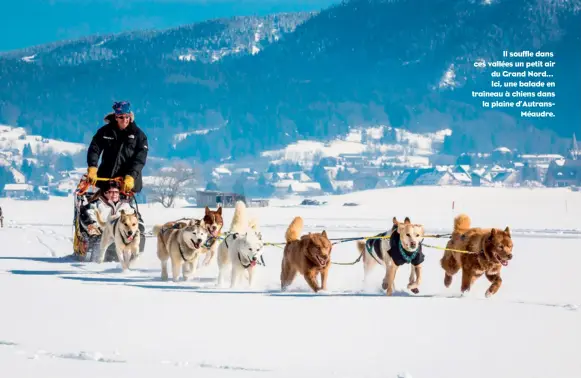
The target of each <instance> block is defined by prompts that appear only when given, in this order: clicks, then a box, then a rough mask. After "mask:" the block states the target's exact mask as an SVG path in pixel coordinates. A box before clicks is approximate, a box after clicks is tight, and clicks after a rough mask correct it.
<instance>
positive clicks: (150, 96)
mask: <svg viewBox="0 0 581 378" xmlns="http://www.w3.org/2000/svg"><path fill="white" fill-rule="evenodd" d="M580 9H581V1H579V0H574V1H555V0H543V1H537V0H516V1H506V0H497V1H475V0H460V1H450V0H433V1H426V0H419V2H418V1H413V2H412V1H409V0H398V1H379V0H352V1H345V2H343V3H341V4H337V5H334V6H332V7H330V8H327V9H324V10H322V11H321V12H318V13H317V14H316V15H313V16H312V17H308V18H305V19H304V20H302V21H301V22H297V23H296V28H295V29H293V31H292V32H289V33H286V34H284V38H281V39H280V40H278V41H275V43H270V44H268V45H267V46H266V47H265V48H263V49H261V51H260V52H258V53H256V54H252V49H250V50H249V51H250V53H247V54H244V55H240V56H234V55H229V56H226V57H223V58H221V59H219V60H218V61H217V62H216V63H212V62H211V59H209V60H208V58H207V57H206V60H205V61H204V62H199V61H184V60H179V59H178V60H175V61H171V62H169V61H164V64H163V65H160V64H157V63H156V62H155V61H151V59H152V58H148V56H150V55H147V54H145V53H144V55H143V56H144V57H145V58H144V59H142V60H138V59H133V60H129V61H127V62H126V63H127V64H126V67H125V66H124V67H123V69H127V72H126V71H123V70H121V69H120V68H119V67H116V66H115V64H113V63H112V61H107V62H106V63H105V64H101V65H99V64H97V63H95V62H90V63H88V64H87V65H85V66H83V67H82V69H78V68H77V69H75V68H74V67H73V68H68V70H67V72H64V71H61V72H60V73H59V72H58V71H59V70H58V69H55V70H54V72H49V71H47V72H42V73H41V72H33V71H32V70H29V71H28V72H26V70H27V69H30V67H31V65H28V67H24V66H23V65H22V64H23V63H26V62H19V63H18V66H19V68H18V69H17V68H15V67H14V66H11V65H10V64H9V63H7V61H6V60H2V59H0V72H2V73H5V72H7V71H8V72H10V71H11V70H12V72H14V73H15V75H14V78H12V82H11V83H10V84H11V87H12V88H19V85H26V84H30V82H31V81H32V84H33V85H32V86H33V87H34V86H38V87H45V88H51V89H52V90H53V91H54V92H55V93H59V94H60V93H62V97H64V98H65V99H68V101H70V103H67V104H63V103H62V99H53V98H50V96H48V95H46V94H43V93H39V92H42V91H39V90H38V89H36V92H35V93H26V92H22V91H20V90H18V91H15V92H14V93H11V92H9V91H6V90H0V103H2V104H3V105H2V110H3V111H2V117H3V118H2V119H4V121H5V122H6V119H5V118H6V114H5V113H7V112H6V110H5V108H6V104H7V103H8V104H12V106H13V107H17V108H18V109H21V112H20V114H19V116H18V117H17V119H18V120H20V121H21V122H22V123H27V124H29V125H32V126H29V127H32V128H33V132H34V133H39V132H38V130H40V129H44V128H45V127H44V124H45V123H46V124H51V125H53V126H54V125H55V124H56V125H58V126H59V127H62V130H60V131H58V133H59V134H61V135H62V136H66V137H70V135H71V129H74V131H75V132H77V135H82V134H83V133H82V132H81V133H79V131H82V130H83V126H84V127H85V128H86V125H87V122H91V123H92V122H93V121H92V120H93V119H96V120H99V119H101V118H102V114H103V113H104V112H106V109H108V108H109V107H110V104H109V103H108V102H109V101H112V100H113V99H118V98H129V99H133V100H132V102H133V103H134V104H135V105H134V106H135V107H136V109H137V122H138V124H140V126H142V127H143V128H144V129H145V130H146V131H147V132H148V133H149V134H150V135H151V139H152V141H153V144H154V145H155V148H156V151H158V152H159V154H160V155H162V156H170V157H171V156H174V157H193V158H197V159H200V160H202V161H206V160H220V159H222V158H224V157H227V156H233V158H237V157H242V156H245V155H253V154H254V155H256V154H258V153H259V152H260V151H262V150H265V149H273V148H277V147H280V146H284V145H287V144H289V143H292V142H293V141H295V140H298V139H305V138H306V139H308V138H313V139H325V138H331V139H332V138H333V137H334V136H335V135H339V134H344V133H346V132H347V131H348V130H349V128H350V127H351V126H354V125H361V124H377V123H386V124H389V125H390V126H394V127H404V128H407V129H409V130H411V131H430V130H435V129H438V128H451V129H452V130H453V133H452V135H451V136H450V137H449V138H448V140H447V142H446V143H445V146H446V149H447V152H448V153H459V152H465V151H470V150H478V149H479V150H491V149H493V148H494V147H498V146H500V145H506V146H508V147H510V148H515V149H518V150H521V151H529V152H562V151H563V149H564V148H566V147H567V144H568V137H569V136H570V135H571V134H572V132H574V131H575V129H576V127H578V126H576V125H579V124H580V123H581V119H580V117H581V115H580V114H579V112H578V109H577V105H575V104H577V103H578V99H579V93H578V88H579V87H581V78H580V76H581V75H580V74H579V72H578V70H576V69H575V64H577V63H578V62H580V61H581V53H580V52H579V51H576V50H574V49H573V50H572V49H571V46H573V45H574V44H575V43H579V41H580V40H581V39H580V38H581V32H580V31H579V28H578V27H575V25H578V24H579V23H580V22H581V13H580ZM346 25H349V26H351V27H352V28H351V29H349V28H348V27H347V26H346ZM355 26H356V27H357V28H355V29H353V27H355ZM244 35H250V33H246V34H244ZM200 40H202V39H200ZM171 42H172V40H171V39H168V42H166V43H171ZM230 46H231V45H230ZM532 48H538V49H546V50H550V51H553V52H555V53H556V58H555V60H556V62H557V69H556V72H557V78H556V80H555V81H557V80H558V81H557V84H558V87H557V95H558V98H557V100H556V102H557V104H558V106H559V108H558V109H559V113H558V114H559V119H558V120H547V119H545V120H543V119H534V120H531V119H529V120H526V119H521V118H519V117H518V114H516V113H515V112H514V111H513V112H511V111H510V110H506V109H503V110H499V111H490V110H486V109H482V108H481V107H480V106H479V102H478V100H475V99H473V98H471V96H470V95H469V94H470V92H471V91H472V90H473V89H487V88H489V84H488V82H489V81H490V78H489V77H486V75H484V74H483V73H482V72H479V71H478V70H477V69H476V68H474V67H473V66H472V65H473V63H474V61H475V60H477V59H486V60H490V59H495V58H497V57H498V56H500V54H502V51H503V50H506V49H508V50H512V51H516V50H517V49H532ZM182 55H184V56H187V52H186V54H182ZM208 62H209V63H210V64H208ZM101 63H102V62H101ZM22 67H24V68H22ZM561 67H562V68H561ZM19 69H21V70H20V71H19ZM88 72H94V73H96V75H95V76H94V77H91V78H90V79H89V78H87V76H88V75H89V73H88ZM62 76H69V77H68V78H66V77H65V79H64V81H63V82H61V81H58V80H56V78H61V77H62ZM70 76H72V77H73V78H74V79H71V78H70ZM31 78H32V80H29V79H31ZM143 78H148V80H146V81H143ZM565 78H566V79H565ZM18 79H20V80H21V81H20V82H18ZM27 80H29V81H27ZM442 83H443V84H444V85H442ZM574 88H577V92H575V90H574ZM33 92H34V91H33ZM560 93H567V94H568V95H566V96H562V95H560ZM35 95H36V97H38V99H35ZM59 100H61V101H60V102H59ZM35 103H36V104H35ZM23 105H24V106H23ZM53 108H54V109H53ZM75 110H76V111H77V113H74V111H75ZM8 113H10V112H8ZM12 113H14V111H13V112H12ZM75 116H76V117H81V118H82V119H84V121H83V122H82V123H81V122H77V119H76V118H75ZM39 118H40V121H39ZM43 118H44V120H43ZM47 118H48V119H47ZM67 118H68V119H69V122H67V121H66V120H67ZM71 120H72V121H71ZM557 121H558V122H557ZM6 123H13V122H6ZM71 123H73V124H74V125H71ZM202 129H207V130H212V131H208V132H206V133H191V131H195V130H202ZM92 131H94V130H93V129H91V132H92ZM91 132H86V134H90V133H91ZM188 132H189V133H190V134H188V135H186V136H185V137H184V138H182V139H180V140H179V141H178V142H177V143H173V138H174V137H175V135H176V134H182V135H184V133H188ZM170 134H171V136H169V135H170ZM43 135H44V134H43ZM50 136H51V137H54V135H50ZM86 138H87V135H85V139H86ZM174 145H175V146H174Z"/></svg>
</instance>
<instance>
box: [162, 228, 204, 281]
mask: <svg viewBox="0 0 581 378" xmlns="http://www.w3.org/2000/svg"><path fill="white" fill-rule="evenodd" d="M153 234H154V235H155V236H157V257H158V258H159V260H160V261H161V279H162V280H163V281H167V279H168V271H167V261H168V260H169V259H171V266H172V279H173V281H174V282H177V281H178V280H179V277H180V270H182V274H183V280H184V281H187V280H189V279H190V278H191V277H193V275H194V274H195V269H196V267H197V265H198V264H197V263H198V258H199V256H200V254H201V253H202V245H203V244H204V243H205V242H206V241H207V240H208V230H207V228H206V225H205V223H204V221H202V220H197V219H191V220H179V221H176V222H168V223H166V224H165V225H155V226H153ZM190 266H191V267H192V269H189V267H190Z"/></svg>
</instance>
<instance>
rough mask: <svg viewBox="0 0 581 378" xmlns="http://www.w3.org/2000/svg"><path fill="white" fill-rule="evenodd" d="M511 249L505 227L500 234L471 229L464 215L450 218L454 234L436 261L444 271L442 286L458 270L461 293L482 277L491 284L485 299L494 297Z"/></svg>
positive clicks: (494, 229)
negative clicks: (460, 274) (438, 261)
mask: <svg viewBox="0 0 581 378" xmlns="http://www.w3.org/2000/svg"><path fill="white" fill-rule="evenodd" d="M512 249H513V242H512V236H511V234H510V228H509V227H508V226H507V227H506V228H505V229H504V230H500V229H496V228H491V229H483V228H478V227H471V219H470V217H469V216H468V215H466V214H460V215H458V216H457V217H456V218H454V231H453V232H452V236H451V237H450V240H449V241H448V243H447V244H446V251H445V252H444V256H443V257H442V259H441V260H440V265H441V266H442V268H443V269H444V271H445V275H444V285H445V286H446V287H450V285H451V284H452V277H453V276H454V275H455V274H456V273H458V271H460V269H462V285H461V288H460V290H461V291H462V293H464V292H466V291H469V290H470V287H471V286H472V284H473V283H474V282H475V281H476V280H477V279H478V278H479V277H481V276H482V275H483V274H484V275H485V276H486V278H487V279H488V280H489V281H490V282H491V285H490V287H489V288H488V290H486V293H485V296H486V298H488V297H490V296H492V295H494V294H496V292H498V290H499V289H500V286H501V285H502V278H501V277H500V271H501V269H502V267H503V266H507V265H508V262H509V261H510V260H511V259H512ZM465 252H468V253H465Z"/></svg>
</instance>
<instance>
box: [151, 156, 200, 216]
mask: <svg viewBox="0 0 581 378" xmlns="http://www.w3.org/2000/svg"><path fill="white" fill-rule="evenodd" d="M197 176H198V175H197V173H196V170H195V169H193V168H192V167H191V166H189V165H188V164H186V163H184V162H176V163H174V164H173V165H172V166H171V167H167V168H161V169H159V170H158V171H157V173H156V174H155V179H154V182H153V184H152V188H151V191H152V195H153V201H154V202H159V203H161V204H162V206H163V207H165V208H169V207H173V206H174V203H175V200H176V198H178V197H181V196H183V195H185V194H187V193H188V191H189V189H191V188H192V187H193V184H194V183H195V182H196V177H197Z"/></svg>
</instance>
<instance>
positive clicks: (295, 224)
mask: <svg viewBox="0 0 581 378" xmlns="http://www.w3.org/2000/svg"><path fill="white" fill-rule="evenodd" d="M303 226H304V223H303V218H301V217H295V219H293V221H292V222H291V224H290V225H289V226H288V228H287V229H286V233H285V235H284V237H285V239H286V242H287V243H290V242H291V241H294V240H299V238H300V236H301V232H303Z"/></svg>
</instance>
